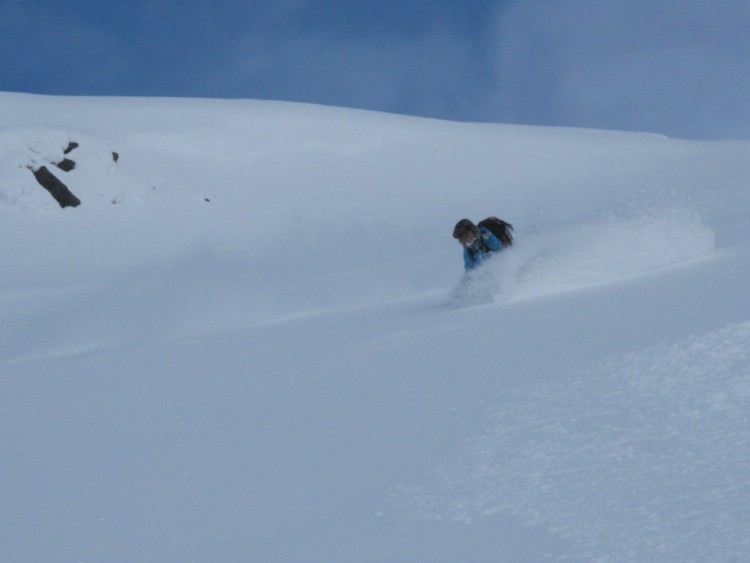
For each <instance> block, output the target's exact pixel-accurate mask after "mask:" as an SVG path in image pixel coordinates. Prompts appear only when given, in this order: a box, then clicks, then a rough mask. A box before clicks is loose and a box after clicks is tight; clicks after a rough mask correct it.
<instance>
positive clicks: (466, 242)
mask: <svg viewBox="0 0 750 563" xmlns="http://www.w3.org/2000/svg"><path fill="white" fill-rule="evenodd" d="M453 238H454V239H457V240H458V242H459V243H461V246H463V247H468V246H471V245H472V244H474V242H475V241H476V239H477V226H476V225H475V224H474V223H472V222H471V221H469V220H468V219H461V220H460V221H459V222H458V223H456V226H455V227H454V228H453Z"/></svg>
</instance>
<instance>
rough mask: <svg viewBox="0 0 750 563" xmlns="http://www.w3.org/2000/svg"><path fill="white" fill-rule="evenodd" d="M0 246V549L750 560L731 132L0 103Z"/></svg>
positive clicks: (746, 269) (32, 100) (746, 196)
mask: <svg viewBox="0 0 750 563" xmlns="http://www.w3.org/2000/svg"><path fill="white" fill-rule="evenodd" d="M66 159H67V161H72V164H71V162H65V163H64V164H63V162H64V161H66ZM42 167H44V168H45V169H46V170H47V171H48V172H49V173H51V174H52V175H54V177H55V178H57V180H59V181H60V182H62V183H63V184H64V185H65V187H66V188H67V189H68V190H69V192H70V194H72V195H73V196H75V198H76V199H77V200H78V201H80V204H79V205H77V206H68V207H65V208H62V207H61V206H60V205H59V204H58V202H57V201H56V199H55V198H54V197H53V195H52V194H51V193H50V192H49V191H48V190H47V189H45V188H44V187H42V185H41V184H40V182H39V181H38V180H37V178H36V177H35V174H34V172H35V171H38V170H39V169H41V168H42ZM486 215H499V216H501V217H503V218H505V219H507V220H509V221H510V222H512V223H513V224H514V225H515V226H516V241H517V242H516V244H515V245H514V246H513V247H512V249H509V250H507V251H504V252H503V253H502V254H500V255H499V256H497V257H496V258H495V259H493V260H492V261H491V262H489V263H488V264H487V265H486V266H485V267H483V269H482V270H481V271H479V272H477V273H476V274H475V275H472V276H470V277H469V278H468V279H463V276H464V274H463V268H462V260H461V250H460V247H459V246H458V245H457V244H456V243H455V241H454V240H453V239H452V238H451V231H452V228H453V225H454V224H455V222H456V221H457V220H458V219H460V218H462V217H469V218H472V219H474V220H478V219H481V218H482V217H484V216H486ZM0 234H2V241H3V251H2V268H0V386H1V389H0V391H1V392H0V407H1V408H0V428H2V430H0V432H1V433H2V434H1V436H2V439H1V440H0V447H2V452H0V454H1V455H0V459H1V460H2V461H0V475H1V476H2V479H1V480H0V524H2V530H3V532H2V534H0V559H2V560H3V561H18V562H37V561H38V562H48V561H87V562H90V561H102V562H105V561H106V562H112V561H122V562H132V561H160V562H166V561H175V562H177V561H180V562H185V561H196V562H199V561H200V562H204V561H212V562H214V561H222V562H224V561H268V562H303V561H304V562H308V561H320V562H327V563H330V562H339V561H340V562H352V561H373V562H383V561H388V562H396V561H399V562H401V561H403V562H417V561H424V562H428V561H429V562H446V563H448V562H451V563H452V562H457V561H466V562H513V563H515V562H519V561H529V562H536V561H542V560H553V561H554V560H566V561H639V562H642V561H659V562H666V561H670V562H671V561H674V562H684V561H743V560H748V559H750V539H748V538H750V513H748V511H747V506H748V503H750V474H748V470H747V468H748V467H749V466H750V442H748V439H747V436H746V435H747V431H748V429H750V300H748V298H747V295H748V289H750V281H748V280H750V243H748V240H750V142H739V141H737V142H734V141H725V142H711V143H701V142H687V141H680V140H674V139H668V138H665V137H660V136H656V135H646V134H636V133H619V132H608V131H590V130H571V129H554V128H539V127H535V128H532V127H519V126H503V125H490V124H464V123H452V122H444V121H435V120H426V119H417V118H409V117H403V116H394V115H387V114H378V113H371V112H362V111H355V110H345V109H338V108H327V107H320V106H308V105H301V104H288V103H276V102H260V101H219V100H191V99H180V100H176V99H134V98H65V97H41V96H31V95H20V94H10V93H0Z"/></svg>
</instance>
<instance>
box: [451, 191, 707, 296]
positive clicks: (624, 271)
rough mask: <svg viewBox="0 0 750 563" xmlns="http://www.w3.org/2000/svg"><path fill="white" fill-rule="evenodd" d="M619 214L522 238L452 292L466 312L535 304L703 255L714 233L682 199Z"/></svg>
mask: <svg viewBox="0 0 750 563" xmlns="http://www.w3.org/2000/svg"><path fill="white" fill-rule="evenodd" d="M657 199H658V201H655V202H654V201H651V202H649V203H643V202H641V203H640V204H639V205H637V206H631V208H629V209H627V210H625V211H624V212H621V213H614V212H608V213H606V214H605V215H603V216H602V217H599V218H597V219H595V220H591V221H584V222H581V223H575V224H571V223H568V224H564V225H560V226H556V227H549V228H546V229H544V230H538V231H536V232H531V233H524V232H523V231H522V230H521V229H519V232H518V233H517V236H516V242H515V243H514V245H513V247H512V248H510V249H507V250H504V251H503V252H501V253H499V254H498V255H496V256H495V257H493V258H491V259H490V260H487V261H486V262H485V263H484V264H483V265H482V266H481V267H479V268H477V269H475V270H473V271H470V272H467V273H466V275H465V276H464V278H463V279H462V280H461V282H460V283H459V284H458V285H457V286H456V288H455V289H454V290H453V293H452V295H451V303H452V304H453V305H455V306H457V307H466V306H472V305H480V304H486V303H491V302H493V301H508V300H518V299H529V298H535V297H541V296H544V295H551V294H555V293H559V292H563V291H570V290H574V289H577V288H581V287H585V286H589V285H593V284H600V283H606V282H611V281H615V280H619V279H623V278H627V277H631V276H636V275H639V274H644V273H647V272H651V271H654V270H658V269H660V268H665V267H668V266H673V265H676V264H681V263H684V262H688V261H690V260H695V259H699V258H703V257H705V256H708V255H709V254H711V253H712V252H713V250H714V242H715V236H714V233H713V231H712V230H711V228H710V227H709V226H708V225H706V224H705V223H704V222H703V221H702V220H701V218H700V216H699V215H698V213H696V212H695V211H694V209H693V207H692V205H690V204H689V202H686V201H683V200H681V199H680V198H679V197H678V196H675V195H674V194H670V195H668V196H660V197H659V198H657Z"/></svg>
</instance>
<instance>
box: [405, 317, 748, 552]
mask: <svg viewBox="0 0 750 563" xmlns="http://www.w3.org/2000/svg"><path fill="white" fill-rule="evenodd" d="M558 380H559V382H558V383H553V384H547V385H544V386H540V387H534V388H521V389H516V390H514V391H512V392H508V393H507V394H504V395H503V396H502V397H500V398H499V399H498V401H497V402H496V403H495V404H494V405H493V407H492V409H491V415H490V417H489V422H488V426H487V429H486V431H485V432H484V433H483V434H482V435H480V436H478V437H476V438H474V439H470V440H468V441H467V442H466V443H465V445H464V446H463V447H462V450H461V451H460V452H459V453H458V455H457V456H456V457H455V459H453V461H450V462H448V463H446V464H445V465H444V466H443V467H440V468H439V469H438V470H436V471H435V473H434V475H433V476H432V477H431V478H430V479H429V480H428V482H429V484H428V485H427V486H426V487H418V488H404V489H403V490H401V491H400V492H399V493H398V494H397V495H396V499H397V500H396V504H397V505H398V506H399V508H400V509H401V510H405V511H406V512H407V513H409V514H411V515H417V516H419V517H423V518H430V519H450V520H455V521H462V522H466V523H469V524H470V523H471V522H472V521H473V520H476V519H478V518H483V517H490V515H492V514H495V513H500V514H506V515H512V516H513V517H515V518H517V519H518V520H520V521H521V522H522V523H523V524H525V525H528V526H534V527H542V528H546V529H548V530H550V531H551V532H552V533H554V534H557V535H559V536H560V537H561V538H563V539H564V540H566V541H567V542H568V543H569V545H570V553H566V554H561V555H560V559H563V558H566V559H571V558H572V559H573V560H576V561H578V560H593V561H633V562H643V561H660V562H668V561H674V562H683V561H740V560H746V558H747V556H748V554H749V553H750V509H748V506H750V473H748V470H747V468H748V467H750V444H748V442H747V431H748V429H750V322H747V323H742V324H738V325H731V326H729V327H727V328H725V329H723V330H719V331H717V332H713V333H710V334H706V335H704V336H700V337H693V338H691V339H688V340H687V341H683V342H680V343H678V344H674V345H670V346H667V345H664V346H660V347H656V348H653V349H649V350H646V351H643V352H641V353H633V354H631V355H627V356H624V357H618V358H614V359H611V360H609V361H606V362H603V363H601V364H600V365H595V366H593V367H591V368H588V369H585V370H583V371H576V372H575V373H569V374H561V375H560V377H559V378H558Z"/></svg>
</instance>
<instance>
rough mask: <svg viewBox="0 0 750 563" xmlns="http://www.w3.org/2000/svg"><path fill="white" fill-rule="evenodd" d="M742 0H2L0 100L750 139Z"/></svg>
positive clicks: (749, 71) (747, 22)
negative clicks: (245, 101) (325, 109)
mask: <svg viewBox="0 0 750 563" xmlns="http://www.w3.org/2000/svg"><path fill="white" fill-rule="evenodd" d="M748 30H750V2H747V0H679V1H677V0H674V1H673V0H430V1H427V0H422V1H410V0H379V1H377V2H375V1H373V0H266V1H259V0H192V1H191V2H185V1H177V0H130V1H129V2H122V3H119V2H118V3H113V2H101V1H99V0H97V1H93V0H66V1H65V2H60V1H59V0H54V1H53V0H0V52H1V53H2V57H0V90H3V91H16V92H32V93H40V94H70V95H121V96H196V97H219V98H262V99H279V100H292V101H302V102H313V103H322V104H329V105H338V106H348V107H357V108H365V109H374V110H382V111H389V112H396V113H404V114H410V115H420V116H429V117H439V118H445V119H455V120H462V121H488V122H504V123H526V124H533V125H562V126H574V127H595V128H606V129H623V130H639V131H653V132H657V133H664V134H667V135H670V136H675V137H686V138H724V137H735V138H737V137H738V138H749V137H750V65H749V64H748V63H747V61H750V39H749V38H748V36H749V34H748Z"/></svg>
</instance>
